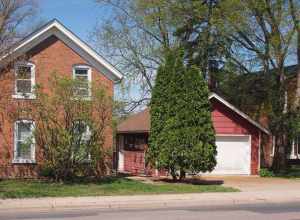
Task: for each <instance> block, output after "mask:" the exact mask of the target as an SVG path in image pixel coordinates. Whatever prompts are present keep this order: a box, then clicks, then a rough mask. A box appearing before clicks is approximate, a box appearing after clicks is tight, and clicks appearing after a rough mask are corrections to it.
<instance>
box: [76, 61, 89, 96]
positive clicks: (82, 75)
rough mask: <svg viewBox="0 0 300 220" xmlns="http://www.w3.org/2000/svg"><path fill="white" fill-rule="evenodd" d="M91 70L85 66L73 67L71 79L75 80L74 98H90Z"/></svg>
mask: <svg viewBox="0 0 300 220" xmlns="http://www.w3.org/2000/svg"><path fill="white" fill-rule="evenodd" d="M91 72H92V71H91V68H90V67H89V66H85V65H78V66H74V68H73V79H74V80H76V88H75V96H79V97H90V96H91V81H92V73H91Z"/></svg>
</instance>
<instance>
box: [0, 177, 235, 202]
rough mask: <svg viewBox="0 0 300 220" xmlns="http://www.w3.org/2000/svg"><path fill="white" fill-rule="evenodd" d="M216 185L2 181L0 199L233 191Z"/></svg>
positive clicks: (109, 179) (117, 180)
mask: <svg viewBox="0 0 300 220" xmlns="http://www.w3.org/2000/svg"><path fill="white" fill-rule="evenodd" d="M235 191H238V190H236V189H233V188H229V187H223V186H220V185H193V184H183V183H182V184H179V183H161V184H149V183H143V182H139V181H136V180H130V179H127V178H108V179H105V180H102V181H99V182H89V183H84V182H78V183H69V184H68V183H64V184H62V183H50V182H46V181H37V180H2V181H0V198H2V199H4V198H32V197H67V196H75V197H76V196H108V195H134V194H135V195H136V194H163V193H202V192H235Z"/></svg>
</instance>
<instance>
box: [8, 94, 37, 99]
mask: <svg viewBox="0 0 300 220" xmlns="http://www.w3.org/2000/svg"><path fill="white" fill-rule="evenodd" d="M12 97H13V98H14V99H36V96H35V95H34V94H15V95H12Z"/></svg>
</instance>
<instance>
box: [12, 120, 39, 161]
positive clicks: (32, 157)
mask: <svg viewBox="0 0 300 220" xmlns="http://www.w3.org/2000/svg"><path fill="white" fill-rule="evenodd" d="M18 123H31V126H32V127H31V129H32V130H33V129H34V128H35V122H34V121H32V120H18V121H16V122H15V123H14V158H13V161H12V163H22V164H24V163H27V164H28V163H36V160H35V139H34V137H33V143H32V144H31V159H22V158H16V156H17V132H18Z"/></svg>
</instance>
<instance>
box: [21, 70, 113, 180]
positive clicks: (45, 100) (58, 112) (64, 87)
mask: <svg viewBox="0 0 300 220" xmlns="http://www.w3.org/2000/svg"><path fill="white" fill-rule="evenodd" d="M50 82H51V86H50V88H51V90H50V91H47V90H44V89H43V88H42V87H39V86H37V88H36V89H35V90H36V91H35V92H36V97H37V98H36V99H35V100H33V101H32V105H30V106H27V107H24V108H22V109H21V112H19V113H18V117H26V118H31V119H32V120H34V121H35V128H34V134H33V135H34V137H35V138H34V139H35V144H36V146H37V149H38V152H37V155H38V157H39V158H40V160H41V161H42V162H41V163H40V164H39V165H40V174H41V175H43V176H46V177H48V178H51V179H53V180H55V181H67V180H72V179H76V178H78V177H82V176H93V177H102V176H104V175H106V174H107V172H108V169H109V165H110V163H108V161H111V160H110V158H111V155H110V151H109V150H107V149H106V148H105V146H104V144H105V133H106V131H107V129H108V128H109V127H110V124H111V111H112V99H111V97H110V96H108V95H106V93H105V90H104V89H103V88H102V87H101V86H100V85H96V84H93V85H90V84H89V83H88V82H85V81H84V82H83V81H80V82H78V81H76V80H72V79H69V78H65V77H58V76H56V75H55V74H54V77H53V78H51V79H50Z"/></svg>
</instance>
